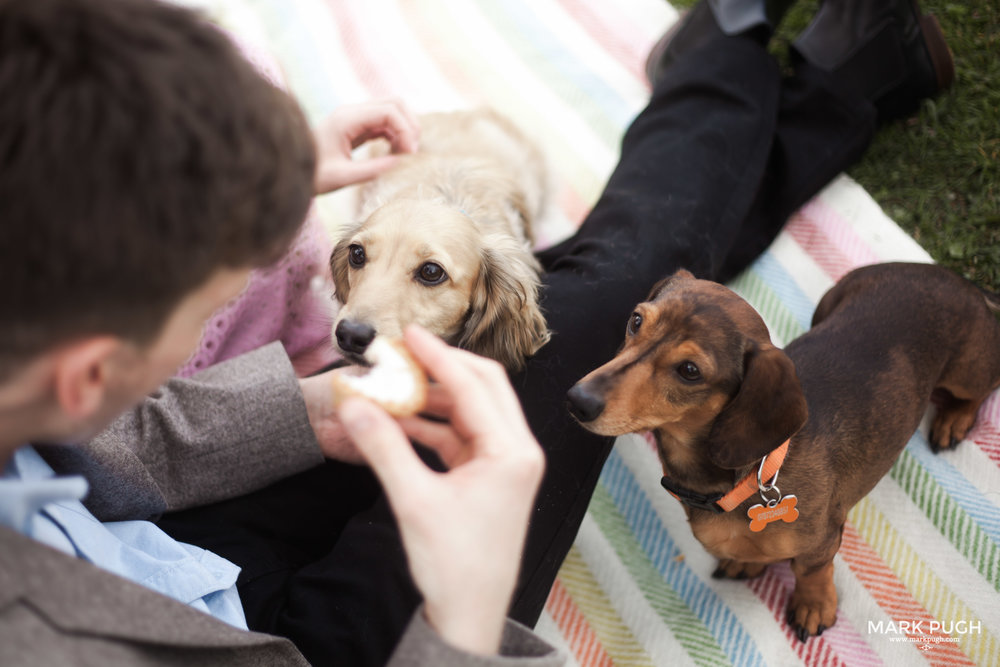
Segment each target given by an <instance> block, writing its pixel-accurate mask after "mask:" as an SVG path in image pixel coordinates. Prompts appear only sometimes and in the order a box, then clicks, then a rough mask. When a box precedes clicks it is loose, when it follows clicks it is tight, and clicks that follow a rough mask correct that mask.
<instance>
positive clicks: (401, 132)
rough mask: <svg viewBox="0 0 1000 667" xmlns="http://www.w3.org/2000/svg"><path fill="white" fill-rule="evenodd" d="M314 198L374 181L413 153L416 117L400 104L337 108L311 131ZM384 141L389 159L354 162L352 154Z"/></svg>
mask: <svg viewBox="0 0 1000 667" xmlns="http://www.w3.org/2000/svg"><path fill="white" fill-rule="evenodd" d="M314 134H315V137H316V194H323V193H326V192H331V191H333V190H336V189H337V188H342V187H344V186H346V185H352V184H354V183H360V182H362V181H367V180H369V179H371V178H374V177H376V176H378V175H379V174H381V173H382V172H384V171H386V170H387V169H389V168H390V167H392V166H393V165H394V164H395V163H396V160H397V159H398V157H399V156H398V154H399V153H413V152H416V150H417V142H418V139H419V138H420V125H419V124H418V122H417V119H416V117H415V116H414V115H413V114H412V113H411V112H410V110H409V109H407V108H406V105H404V104H403V103H402V102H401V101H400V100H383V101H378V102H367V103H364V104H350V105H345V106H342V107H340V108H338V109H337V110H336V111H334V112H333V113H332V114H330V116H328V117H327V118H326V119H325V120H323V122H321V123H320V124H319V125H318V126H317V127H316V128H315V131H314ZM377 138H383V139H386V140H387V141H388V142H389V144H390V146H391V152H392V154H391V155H385V156H382V157H376V158H370V159H364V160H354V158H353V157H352V155H351V152H352V151H353V150H354V149H355V148H357V147H358V146H361V145H362V144H364V143H365V142H367V141H370V140H372V139H377Z"/></svg>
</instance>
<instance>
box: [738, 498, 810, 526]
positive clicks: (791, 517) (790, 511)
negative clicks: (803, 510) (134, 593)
mask: <svg viewBox="0 0 1000 667" xmlns="http://www.w3.org/2000/svg"><path fill="white" fill-rule="evenodd" d="M797 502H798V498H796V497H795V496H790V495H789V496H785V497H784V498H782V499H781V501H775V500H772V501H771V502H770V503H768V504H767V505H754V506H753V507H751V508H750V509H748V510H747V516H748V517H750V530H752V531H753V532H755V533H759V532H760V531H762V530H764V528H765V527H767V524H769V523H774V522H775V521H784V522H785V523H792V522H793V521H795V520H796V519H798V518H799V511H798V510H797V509H795V503H797Z"/></svg>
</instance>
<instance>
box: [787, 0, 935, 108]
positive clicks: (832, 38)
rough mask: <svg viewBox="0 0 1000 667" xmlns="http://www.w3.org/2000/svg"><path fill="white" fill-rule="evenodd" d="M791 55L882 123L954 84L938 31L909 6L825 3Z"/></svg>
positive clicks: (879, 1) (905, 1) (873, 1)
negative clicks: (861, 99) (867, 104)
mask: <svg viewBox="0 0 1000 667" xmlns="http://www.w3.org/2000/svg"><path fill="white" fill-rule="evenodd" d="M792 51H793V53H794V54H795V55H796V57H800V58H803V59H804V60H806V61H807V62H809V63H811V64H812V65H815V66H816V67H819V68H820V69H823V70H826V71H827V72H830V73H831V74H833V75H834V78H835V79H837V80H838V81H839V82H840V83H842V84H843V85H845V86H848V87H850V88H852V89H854V90H856V91H858V92H859V93H861V94H862V95H864V96H865V97H866V98H868V99H869V100H871V102H872V103H873V104H874V105H875V107H876V109H877V110H878V114H879V120H880V121H883V122H884V121H889V120H892V119H895V118H900V117H902V116H906V115H908V114H910V113H912V112H913V111H915V110H916V109H917V108H918V106H919V105H920V102H921V100H924V99H926V98H929V97H933V96H935V95H937V94H938V93H939V92H941V91H942V90H944V89H945V88H947V87H948V86H950V85H951V84H952V82H953V81H954V79H955V62H954V60H953V59H952V56H951V51H950V50H949V49H948V44H947V43H946V42H945V39H944V34H943V33H942V32H941V26H940V25H938V22H937V19H935V18H934V17H933V16H931V15H921V13H920V8H919V7H918V6H917V3H916V1H915V0H825V2H823V4H822V6H821V7H820V9H819V11H818V12H817V13H816V17H815V18H814V19H813V21H812V23H810V24H809V26H808V27H807V28H806V29H805V30H804V31H803V32H802V34H801V35H799V37H798V38H797V39H796V40H795V42H794V43H793V44H792Z"/></svg>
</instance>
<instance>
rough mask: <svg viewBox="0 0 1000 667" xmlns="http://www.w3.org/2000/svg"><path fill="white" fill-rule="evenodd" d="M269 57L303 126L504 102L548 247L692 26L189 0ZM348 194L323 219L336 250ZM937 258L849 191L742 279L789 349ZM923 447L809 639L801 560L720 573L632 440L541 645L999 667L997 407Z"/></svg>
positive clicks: (638, 1) (539, 12)
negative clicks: (670, 38) (872, 288)
mask: <svg viewBox="0 0 1000 667" xmlns="http://www.w3.org/2000/svg"><path fill="white" fill-rule="evenodd" d="M187 2H188V3H189V4H194V5H196V6H201V7H205V8H206V9H207V10H208V11H209V13H210V15H211V16H212V17H213V18H215V19H216V20H218V21H219V22H220V23H221V24H222V25H224V26H226V27H227V28H228V29H229V30H231V31H233V32H234V33H236V34H238V35H240V36H241V37H242V38H243V39H244V40H246V41H247V42H249V43H251V44H255V45H257V46H258V47H259V48H261V49H262V50H264V51H266V52H268V53H270V54H272V55H273V56H274V57H275V58H276V60H277V61H278V62H279V63H280V67H281V70H282V73H283V76H284V78H285V81H286V83H287V85H288V86H289V88H290V89H291V90H292V91H293V92H294V93H295V94H296V95H297V96H298V97H299V99H300V100H301V102H302V104H303V106H304V108H305V109H306V111H307V114H308V115H309V116H310V118H311V119H312V120H314V121H315V120H318V119H319V118H321V117H323V116H324V115H325V114H327V113H329V112H330V111H331V110H332V109H333V108H335V107H336V106H337V105H339V104H342V103H346V102H360V101H365V100H368V99H371V98H377V97H383V96H398V97H401V98H403V99H405V100H406V101H407V102H408V103H409V104H410V105H412V106H413V107H414V108H415V109H416V110H418V111H431V110H435V111H436V110H447V109H453V108H465V107H471V106H475V105H479V104H488V105H490V106H493V107H495V108H497V109H499V110H501V111H502V112H504V113H506V114H508V115H509V116H511V117H512V118H513V119H515V120H516V121H517V122H518V123H519V124H520V125H521V126H522V127H525V128H527V129H528V130H529V131H530V132H531V133H532V134H533V135H534V136H535V138H536V139H537V140H538V141H539V142H540V143H541V145H542V146H543V147H544V148H545V150H546V152H547V153H548V155H549V157H550V159H551V162H552V167H553V171H554V173H555V174H556V177H557V179H558V189H557V192H556V203H557V206H556V207H554V209H555V210H554V212H553V215H551V216H550V218H549V219H548V220H546V221H545V222H544V224H543V227H542V229H541V234H540V243H541V244H547V243H551V242H553V241H555V240H558V239H560V238H562V237H563V236H565V235H566V234H568V233H569V232H571V231H572V230H573V229H574V228H575V227H576V225H578V224H579V223H580V221H581V220H582V218H583V216H584V215H585V213H586V211H587V210H588V208H589V207H590V206H591V205H592V203H593V202H594V201H596V199H597V196H598V194H599V193H600V190H601V187H602V185H603V183H604V181H605V179H606V177H607V176H608V174H609V173H610V171H611V169H612V168H613V166H614V164H615V161H616V158H617V152H618V144H619V141H620V138H621V136H622V133H623V131H624V128H625V127H626V126H627V125H628V123H629V121H630V120H631V118H632V117H633V116H634V115H635V114H636V113H637V112H638V110H639V109H641V108H642V106H643V105H644V104H645V101H646V98H647V96H648V87H647V85H646V83H645V81H644V78H643V75H642V65H643V60H644V58H645V55H646V52H647V50H648V48H649V47H650V45H651V44H652V43H653V42H654V41H655V39H656V38H657V37H658V36H659V35H660V34H661V33H662V32H663V30H664V29H665V28H667V27H668V26H669V25H670V24H671V23H672V22H673V21H674V20H676V16H677V14H676V12H675V11H674V10H673V8H672V7H670V6H669V5H668V4H666V3H664V2H663V0H616V1H615V2H613V3H612V2H607V1H606V0H187ZM350 206H351V201H350V193H349V192H344V193H338V194H334V195H331V196H327V197H324V198H322V199H321V200H320V202H319V203H318V210H319V212H320V214H321V216H322V219H323V221H324V224H325V225H326V228H327V230H328V231H329V233H330V235H331V238H333V237H334V236H335V235H336V233H337V228H338V226H339V225H340V224H341V223H343V222H346V221H349V220H351V216H352V214H351V213H350V212H349V207H350ZM882 260H912V261H929V258H928V256H927V255H926V253H925V252H924V251H923V250H922V249H921V248H920V247H919V246H918V245H917V244H916V243H914V242H913V241H912V240H911V239H910V238H909V237H908V236H907V235H906V234H904V233H903V232H902V231H901V230H900V229H899V228H898V227H897V226H896V225H895V224H894V223H893V222H892V221H891V220H890V219H888V218H887V217H886V215H885V214H884V213H883V212H882V210H881V209H880V208H879V207H878V206H877V205H876V204H875V203H874V202H873V201H872V199H871V198H870V197H869V196H868V195H867V194H866V193H865V192H864V190H863V189H862V188H860V187H859V186H858V185H857V184H856V183H854V182H853V181H851V180H850V179H849V178H847V177H843V176H842V177H840V178H838V179H837V180H836V181H835V182H834V183H832V184H831V185H830V186H829V187H828V188H826V189H825V190H824V191H823V192H822V193H821V194H820V195H819V196H817V197H816V198H815V199H814V200H813V201H812V202H810V203H809V204H807V205H806V206H805V207H803V209H802V210H801V211H799V212H798V213H797V214H796V215H795V216H794V218H793V219H792V220H791V221H790V223H789V224H788V226H787V228H786V230H785V231H784V232H783V233H782V234H781V236H780V237H779V238H778V240H777V241H776V242H775V243H774V245H773V246H772V247H771V248H770V249H769V250H768V251H767V252H766V253H765V254H764V255H763V256H762V257H761V258H760V259H759V260H758V261H757V262H756V263H755V264H754V265H753V267H752V268H751V269H750V270H748V271H747V272H745V273H744V274H743V275H741V276H739V277H738V278H737V279H735V280H734V281H733V282H732V283H731V287H732V288H733V289H735V290H736V291H737V292H739V293H740V294H741V295H742V296H744V297H745V298H746V299H748V300H749V301H750V302H751V303H752V304H753V305H754V306H755V307H756V308H757V309H758V310H759V311H760V312H761V314H762V315H763V316H764V318H765V320H766V321H767V323H768V325H769V326H770V328H771V332H772V336H773V337H774V339H775V341H776V343H777V344H779V345H781V344H783V343H787V342H788V341H790V340H791V339H793V338H794V337H795V336H797V335H799V334H800V333H802V332H803V331H805V330H806V329H807V328H808V326H809V320H810V317H811V313H812V310H813V307H814V306H815V304H816V302H817V301H818V299H819V297H820V296H821V295H822V293H823V292H824V291H825V290H826V289H827V288H829V287H830V286H831V285H832V284H833V282H834V281H835V280H836V279H837V278H838V277H840V276H841V275H843V274H844V273H845V272H846V271H848V270H849V269H851V268H852V267H855V266H858V265H862V264H867V263H871V262H876V261H882ZM925 435H926V429H925V428H921V430H920V431H919V432H918V433H917V434H915V435H914V436H913V438H912V440H911V441H910V443H909V445H908V446H907V448H906V450H905V451H904V452H903V454H902V455H901V456H900V458H899V460H898V462H897V463H896V465H895V466H894V467H893V469H892V471H891V473H890V474H889V475H888V476H887V477H886V478H885V479H884V480H883V481H882V482H881V483H880V484H879V485H878V486H877V487H876V488H875V490H874V491H873V492H872V493H871V494H870V495H869V496H868V497H867V498H865V499H864V500H862V501H861V502H860V503H859V504H858V505H857V506H856V507H855V508H854V509H853V510H852V511H851V513H850V517H849V522H848V525H847V528H846V530H845V533H844V540H843V546H842V548H841V550H840V552H839V554H838V556H837V559H836V574H835V583H836V585H837V589H838V591H839V593H840V611H839V617H838V621H837V623H836V625H835V626H834V627H833V628H831V629H829V630H827V631H826V633H825V634H824V635H823V636H822V637H821V638H818V639H812V640H810V641H809V642H808V643H805V644H803V643H800V642H799V641H798V640H797V639H795V638H794V637H793V636H792V634H791V632H790V631H789V629H788V627H787V625H786V624H785V622H784V609H785V605H786V602H787V599H788V597H789V595H790V592H791V588H792V585H793V581H792V575H791V572H790V570H789V568H788V567H787V565H783V566H772V567H771V568H769V569H768V571H767V572H766V573H765V574H764V575H763V576H761V577H759V578H757V579H754V580H752V581H749V582H732V581H717V580H714V579H712V578H711V576H710V575H711V573H712V571H713V569H714V565H715V564H714V560H713V559H712V558H711V557H710V556H709V555H708V554H707V553H706V552H705V551H704V549H703V548H702V547H701V546H700V545H699V544H698V543H697V541H696V540H695V539H694V538H693V536H692V534H691V531H690V529H689V528H688V526H687V525H686V521H685V519H684V514H683V511H682V510H681V507H680V505H679V504H678V503H677V502H676V501H675V500H673V499H672V498H671V497H670V496H668V495H667V494H666V493H664V492H663V490H662V489H661V488H660V485H659V475H660V473H659V465H658V463H657V461H656V456H655V454H654V452H653V449H652V447H651V446H650V444H649V443H648V442H647V441H646V439H644V438H642V437H640V436H626V437H622V438H620V439H619V441H618V443H617V445H616V446H615V448H614V451H613V453H612V454H611V457H610V459H609V460H608V462H607V465H606V466H605V469H604V472H603V475H602V477H601V480H600V484H599V486H598V488H597V491H596V493H595V495H594V498H593V501H592V503H591V505H590V509H589V512H588V514H587V516H586V519H585V521H584V523H583V526H582V528H581V530H580V533H579V536H578V538H577V540H576V543H575V545H574V547H573V549H572V551H571V552H570V554H569V557H568V558H567V560H566V562H565V564H564V565H563V567H562V570H561V572H560V575H559V578H558V580H557V582H556V583H555V586H554V587H553V589H552V592H551V595H550V597H549V600H548V603H547V605H546V608H545V612H544V614H543V617H542V619H541V620H540V622H539V625H538V628H537V629H538V631H539V632H540V633H541V634H542V635H544V636H545V637H546V638H548V639H549V640H551V641H552V642H554V643H556V644H558V645H560V646H562V647H563V648H564V649H565V651H566V652H567V654H568V655H569V656H570V664H577V665H581V666H591V665H612V664H614V665H685V664H711V665H715V664H737V665H758V664H760V665H797V664H806V665H836V664H844V665H877V664H889V665H913V664H922V663H924V662H927V663H931V664H949V665H951V664H980V665H990V664H993V665H996V664H1000V643H998V638H1000V399H998V397H997V396H994V397H993V398H992V399H991V400H990V401H989V402H988V403H987V404H986V405H985V406H984V408H983V410H982V411H981V414H980V416H979V421H978V424H977V426H976V428H975V430H974V431H973V432H972V433H971V435H970V437H969V440H968V441H967V442H965V443H963V444H962V445H961V446H960V447H959V448H958V449H957V450H956V451H954V452H947V453H944V454H941V455H938V456H935V455H933V454H931V452H930V450H929V448H928V446H927V443H926V438H925Z"/></svg>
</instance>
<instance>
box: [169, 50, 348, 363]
mask: <svg viewBox="0 0 1000 667" xmlns="http://www.w3.org/2000/svg"><path fill="white" fill-rule="evenodd" d="M230 37H231V39H233V41H234V43H236V44H237V45H238V46H239V47H240V49H241V50H242V51H243V54H244V56H245V57H246V58H247V60H249V61H250V62H251V63H253V64H254V65H255V66H256V67H257V68H258V70H260V72H261V73H262V74H263V75H264V76H266V77H267V78H268V79H270V80H271V82H272V83H274V84H275V85H278V86H282V87H284V81H283V77H282V75H281V70H280V68H279V66H278V64H277V63H276V62H275V61H274V59H273V58H272V57H271V56H270V54H269V53H267V51H266V50H264V49H261V48H258V47H256V46H254V45H252V44H250V43H248V42H245V41H243V40H240V39H239V38H238V37H237V36H234V35H230ZM332 249H333V242H332V240H331V238H330V236H329V235H328V234H327V233H326V231H325V229H324V227H323V224H322V221H321V220H320V218H319V216H318V215H317V214H316V213H315V210H310V213H309V216H308V217H307V219H306V221H305V223H304V224H303V227H302V229H301V231H300V232H299V235H298V236H297V237H296V238H295V240H294V241H293V243H292V246H291V248H290V249H289V250H288V253H287V254H286V255H285V256H284V257H283V258H282V259H281V260H280V261H279V262H278V263H277V264H275V265H273V266H270V267H267V268H264V269H258V270H255V271H253V272H252V273H251V275H250V279H249V281H248V283H247V286H246V288H245V289H244V290H243V292H241V293H240V295H239V296H238V297H236V298H235V299H233V300H232V301H230V302H229V303H227V304H226V305H225V306H223V307H222V308H220V309H219V310H217V311H216V312H215V313H213V315H212V317H211V318H210V319H209V320H208V322H207V323H206V324H205V328H204V330H203V331H202V338H201V342H200V343H199V345H198V348H197V349H196V350H195V351H194V353H193V354H192V355H191V357H190V358H189V359H188V360H187V361H186V362H185V364H184V365H183V366H182V367H181V368H180V370H179V371H178V372H177V375H179V376H181V377H190V376H191V375H193V374H195V373H197V372H198V371H200V370H202V369H204V368H208V367H209V366H211V365H213V364H217V363H219V362H220V361H225V360H226V359H230V358H232V357H236V356H239V355H241V354H244V353H246V352H250V351H251V350H254V349H257V348H258V347H261V346H262V345H266V344H267V343H270V342H272V341H276V340H277V341H281V343H282V344H283V345H284V346H285V351H286V352H287V353H288V356H289V358H290V359H291V360H292V364H293V365H294V367H295V370H296V373H298V374H299V375H300V376H301V375H307V374H309V373H312V372H314V371H316V370H318V369H319V368H322V367H323V366H325V365H326V364H329V363H330V362H331V361H334V360H335V359H337V358H338V356H339V355H338V354H337V353H336V352H335V351H334V347H333V345H332V344H331V342H330V325H331V323H332V322H333V317H334V315H335V313H336V308H337V306H336V302H335V301H334V299H333V296H332V295H333V283H332V280H331V278H330V269H329V262H328V260H329V256H330V251H331V250H332Z"/></svg>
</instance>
